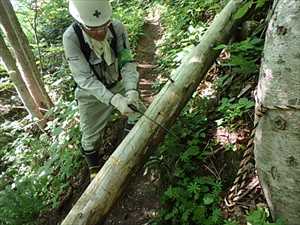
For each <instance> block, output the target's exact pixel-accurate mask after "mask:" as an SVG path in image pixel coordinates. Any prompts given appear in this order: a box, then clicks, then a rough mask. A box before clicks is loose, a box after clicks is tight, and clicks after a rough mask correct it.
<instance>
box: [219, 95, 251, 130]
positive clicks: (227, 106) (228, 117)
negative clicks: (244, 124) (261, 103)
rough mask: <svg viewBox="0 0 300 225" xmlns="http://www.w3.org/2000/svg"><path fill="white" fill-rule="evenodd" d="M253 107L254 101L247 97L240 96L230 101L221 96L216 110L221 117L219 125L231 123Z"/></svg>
mask: <svg viewBox="0 0 300 225" xmlns="http://www.w3.org/2000/svg"><path fill="white" fill-rule="evenodd" d="M253 107H254V102H253V101H250V100H248V99H247V98H241V99H239V100H238V102H236V103H231V102H230V100H229V99H228V98H222V100H221V104H220V106H219V107H218V111H219V112H220V113H221V117H222V119H221V120H219V121H218V122H219V125H222V124H232V123H233V121H234V120H236V119H238V118H241V117H242V116H243V115H244V114H245V113H247V112H248V111H249V110H251V109H252V108H253Z"/></svg>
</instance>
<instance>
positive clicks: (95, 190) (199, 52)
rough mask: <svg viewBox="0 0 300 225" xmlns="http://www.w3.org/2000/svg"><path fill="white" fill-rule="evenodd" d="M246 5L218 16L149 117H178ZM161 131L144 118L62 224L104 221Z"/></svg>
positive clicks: (237, 3)
mask: <svg viewBox="0 0 300 225" xmlns="http://www.w3.org/2000/svg"><path fill="white" fill-rule="evenodd" d="M244 2H245V1H241V0H231V1H230V2H229V3H228V4H227V5H226V7H225V8H224V9H223V10H222V11H221V13H220V14H219V15H217V16H216V18H215V19H214V21H213V23H212V25H211V26H210V27H209V29H208V30H207V31H206V33H205V35H204V36H203V37H202V39H201V41H200V44H199V45H197V46H196V47H195V48H194V49H193V50H192V51H191V53H190V54H189V55H188V56H187V57H186V59H185V60H184V61H183V62H182V64H181V66H180V67H179V68H178V69H177V70H176V71H175V73H174V74H173V76H172V80H173V81H169V82H167V83H166V84H165V86H164V87H163V88H162V90H161V91H160V92H159V94H158V95H157V96H156V97H155V99H154V101H153V102H152V104H151V105H150V106H149V108H148V109H147V111H146V113H145V114H146V115H147V116H148V117H150V118H152V119H153V120H155V121H157V122H158V123H159V124H162V125H164V126H167V125H169V122H170V120H172V118H174V116H175V115H178V112H180V111H181V109H182V108H183V107H184V105H185V104H186V102H187V101H188V100H189V98H190V97H191V95H192V94H193V92H194V91H195V90H196V88H197V86H198V85H199V83H200V81H201V80H202V79H203V77H204V76H205V74H206V73H207V71H208V70H209V68H210V67H211V65H212V64H213V62H214V60H215V59H216V57H217V56H218V55H219V53H220V50H216V49H215V48H214V47H216V46H218V45H219V44H224V43H227V41H228V40H229V38H230V37H231V35H232V34H233V31H234V28H235V27H236V25H237V23H239V22H240V21H237V20H235V18H234V15H235V14H236V13H237V11H238V9H239V8H240V7H241V5H242V4H243V3H244ZM158 129H160V127H159V126H158V125H157V124H155V123H153V122H152V121H150V120H149V119H148V118H146V117H144V116H143V117H142V118H141V119H140V120H139V121H138V123H137V124H136V125H135V126H134V128H133V129H132V130H131V131H130V133H129V134H128V135H127V137H126V138H125V139H124V140H123V141H122V143H121V144H120V145H119V146H118V148H117V149H116V150H115V152H114V153H113V154H112V155H111V157H110V158H109V159H108V160H107V162H106V163H105V165H104V166H103V167H102V169H101V170H100V171H99V173H98V174H97V176H96V177H95V178H94V180H93V181H92V182H91V184H90V185H89V186H88V187H87V189H86V190H85V192H84V193H83V194H82V196H81V197H80V199H79V200H78V201H77V203H76V204H75V205H74V207H73V208H72V210H71V211H70V212H69V214H68V215H67V217H66V218H65V219H64V221H63V222H62V225H95V224H97V223H99V222H101V221H102V220H103V219H104V217H105V215H106V214H107V212H108V211H109V210H110V208H111V207H112V205H113V203H114V202H115V201H116V199H117V198H118V197H119V195H120V193H121V190H122V188H123V186H124V184H125V182H126V180H127V178H128V177H129V174H130V172H132V170H133V168H135V167H136V165H138V164H139V163H140V161H141V159H142V158H143V156H144V155H145V154H146V152H147V151H146V150H145V149H146V146H147V144H148V143H149V141H150V140H151V138H152V137H153V135H154V134H155V133H156V132H157V131H158Z"/></svg>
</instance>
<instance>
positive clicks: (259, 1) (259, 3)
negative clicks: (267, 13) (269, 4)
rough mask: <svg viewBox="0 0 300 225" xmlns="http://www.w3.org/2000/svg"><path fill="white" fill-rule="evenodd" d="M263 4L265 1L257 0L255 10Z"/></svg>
mask: <svg viewBox="0 0 300 225" xmlns="http://www.w3.org/2000/svg"><path fill="white" fill-rule="evenodd" d="M265 3H266V0H257V1H256V7H255V9H258V8H260V7H263V6H264V4H265Z"/></svg>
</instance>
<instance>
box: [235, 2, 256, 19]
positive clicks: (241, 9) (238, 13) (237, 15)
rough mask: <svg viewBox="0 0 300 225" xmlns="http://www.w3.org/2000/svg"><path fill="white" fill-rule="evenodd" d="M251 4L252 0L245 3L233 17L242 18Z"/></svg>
mask: <svg viewBox="0 0 300 225" xmlns="http://www.w3.org/2000/svg"><path fill="white" fill-rule="evenodd" d="M252 5H253V0H251V1H249V2H247V3H245V4H244V5H243V6H242V7H241V8H240V9H239V10H238V11H237V13H236V14H235V15H234V19H240V18H242V17H243V16H244V15H245V14H246V13H247V12H248V10H249V9H250V8H251V6H252Z"/></svg>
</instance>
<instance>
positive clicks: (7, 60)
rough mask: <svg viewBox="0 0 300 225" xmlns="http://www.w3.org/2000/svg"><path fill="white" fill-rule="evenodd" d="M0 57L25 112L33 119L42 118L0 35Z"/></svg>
mask: <svg viewBox="0 0 300 225" xmlns="http://www.w3.org/2000/svg"><path fill="white" fill-rule="evenodd" d="M0 56H1V59H2V61H3V62H4V66H5V69H6V70H7V72H8V74H9V77H10V79H11V81H12V82H13V84H14V86H15V88H16V90H17V92H18V94H19V97H20V99H21V100H22V102H23V104H24V106H25V108H26V110H27V111H28V113H29V114H31V115H32V116H33V117H36V118H38V119H42V118H43V114H42V113H41V112H40V110H39V107H38V105H37V104H36V103H35V101H34V100H33V98H32V96H31V94H30V92H29V91H28V89H27V87H26V84H25V83H24V81H23V79H22V76H21V74H20V71H19V70H18V68H17V65H16V61H15V59H14V58H13V56H12V55H11V53H10V51H9V49H8V47H7V46H6V44H5V41H4V39H3V37H2V35H1V34H0Z"/></svg>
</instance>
